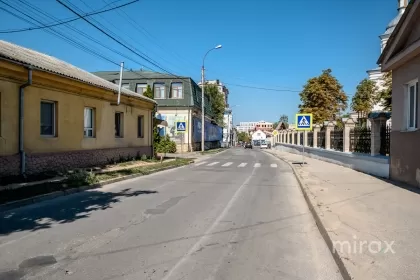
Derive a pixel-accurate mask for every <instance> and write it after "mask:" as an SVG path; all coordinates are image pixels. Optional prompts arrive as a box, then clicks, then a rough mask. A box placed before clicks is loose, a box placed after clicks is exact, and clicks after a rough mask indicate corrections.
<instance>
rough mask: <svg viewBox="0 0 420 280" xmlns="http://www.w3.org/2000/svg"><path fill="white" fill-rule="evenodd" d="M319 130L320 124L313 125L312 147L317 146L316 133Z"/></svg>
mask: <svg viewBox="0 0 420 280" xmlns="http://www.w3.org/2000/svg"><path fill="white" fill-rule="evenodd" d="M320 130H321V126H320V125H319V124H316V125H314V140H313V145H312V146H313V147H314V148H316V147H318V133H319V131H320Z"/></svg>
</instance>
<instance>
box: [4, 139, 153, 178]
mask: <svg viewBox="0 0 420 280" xmlns="http://www.w3.org/2000/svg"><path fill="white" fill-rule="evenodd" d="M143 154H144V155H146V156H148V157H150V156H151V155H152V147H147V146H146V147H129V148H112V149H98V150H83V151H71V152H60V153H40V154H27V155H26V174H37V173H42V172H46V171H65V170H69V169H74V168H86V167H94V166H101V165H104V164H109V163H111V162H112V161H113V160H116V161H118V160H119V159H120V157H124V158H128V157H136V156H142V155H143ZM19 166H20V160H19V155H18V154H16V155H11V156H0V177H1V176H12V175H19Z"/></svg>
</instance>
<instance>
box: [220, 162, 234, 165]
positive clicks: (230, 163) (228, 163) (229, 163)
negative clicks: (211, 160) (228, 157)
mask: <svg viewBox="0 0 420 280" xmlns="http://www.w3.org/2000/svg"><path fill="white" fill-rule="evenodd" d="M232 163H233V162H226V163H225V164H223V165H222V166H229V165H232Z"/></svg>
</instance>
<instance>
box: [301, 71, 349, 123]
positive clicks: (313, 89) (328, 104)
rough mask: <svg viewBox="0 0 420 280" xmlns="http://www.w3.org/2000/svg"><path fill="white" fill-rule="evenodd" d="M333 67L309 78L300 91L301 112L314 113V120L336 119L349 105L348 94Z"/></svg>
mask: <svg viewBox="0 0 420 280" xmlns="http://www.w3.org/2000/svg"><path fill="white" fill-rule="evenodd" d="M331 72H332V70H331V69H326V70H323V71H322V74H321V75H320V76H317V77H313V78H311V79H309V80H308V81H307V82H306V84H305V86H304V87H303V90H302V92H301V93H300V100H301V104H300V105H299V112H300V113H312V114H313V118H314V120H313V122H314V123H321V122H323V121H326V120H335V119H336V116H337V115H338V114H340V112H341V111H343V110H344V109H346V107H347V95H346V93H345V92H344V91H343V86H342V85H341V84H340V83H339V81H338V80H337V78H335V77H334V76H333V75H332V74H331Z"/></svg>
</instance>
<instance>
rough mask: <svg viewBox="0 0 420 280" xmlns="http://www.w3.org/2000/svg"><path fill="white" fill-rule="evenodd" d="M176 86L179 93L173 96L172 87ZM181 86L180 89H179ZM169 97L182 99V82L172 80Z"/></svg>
mask: <svg viewBox="0 0 420 280" xmlns="http://www.w3.org/2000/svg"><path fill="white" fill-rule="evenodd" d="M174 85H178V86H177V87H174ZM175 88H177V89H178V90H177V93H180V95H179V96H176V97H174V89H175ZM179 88H181V90H179ZM169 98H171V99H183V98H184V84H183V83H182V82H172V83H171V94H170V97H169Z"/></svg>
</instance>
